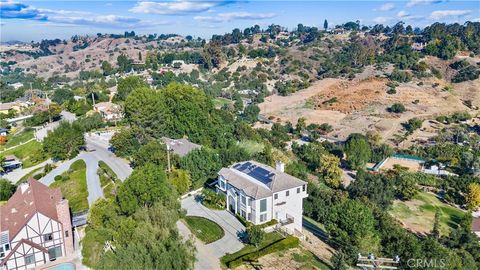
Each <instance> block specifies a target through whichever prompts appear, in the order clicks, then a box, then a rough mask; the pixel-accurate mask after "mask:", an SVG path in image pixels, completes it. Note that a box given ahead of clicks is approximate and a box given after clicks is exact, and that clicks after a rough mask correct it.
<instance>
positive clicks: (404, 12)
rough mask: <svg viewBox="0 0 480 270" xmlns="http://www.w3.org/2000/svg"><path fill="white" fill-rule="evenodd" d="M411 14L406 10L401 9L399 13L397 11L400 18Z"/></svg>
mask: <svg viewBox="0 0 480 270" xmlns="http://www.w3.org/2000/svg"><path fill="white" fill-rule="evenodd" d="M409 16H410V14H409V13H408V12H406V11H405V10H400V11H399V12H398V13H397V17H399V18H405V17H409Z"/></svg>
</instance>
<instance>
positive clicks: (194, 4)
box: [129, 0, 223, 15]
mask: <svg viewBox="0 0 480 270" xmlns="http://www.w3.org/2000/svg"><path fill="white" fill-rule="evenodd" d="M221 4H223V2H221V1H210V2H200V1H184V0H174V1H171V2H151V1H144V2H137V4H136V5H135V6H134V7H133V8H131V9H130V10H129V11H130V12H133V13H145V14H162V15H172V14H187V13H195V12H203V11H208V10H209V9H210V8H212V7H216V6H219V5H221Z"/></svg>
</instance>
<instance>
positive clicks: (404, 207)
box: [390, 192, 464, 235]
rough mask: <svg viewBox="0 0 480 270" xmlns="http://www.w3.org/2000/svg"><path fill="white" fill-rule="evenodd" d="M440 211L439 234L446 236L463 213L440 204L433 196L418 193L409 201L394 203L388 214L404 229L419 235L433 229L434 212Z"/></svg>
mask: <svg viewBox="0 0 480 270" xmlns="http://www.w3.org/2000/svg"><path fill="white" fill-rule="evenodd" d="M436 209H439V210H440V233H441V234H442V235H447V234H448V233H449V232H450V231H451V229H454V228H456V227H457V226H458V222H459V221H460V219H461V218H462V217H463V215H464V212H463V211H462V210H460V209H458V208H455V207H453V206H450V205H448V204H445V203H443V202H441V201H440V200H439V199H438V198H437V197H435V195H433V194H431V193H426V192H420V193H418V194H417V195H416V196H415V197H414V198H413V199H412V200H410V201H398V200H397V201H395V202H394V204H393V207H392V210H391V211H390V214H391V215H393V216H394V217H395V218H397V219H398V220H399V221H401V222H402V223H403V225H404V227H406V228H408V229H410V230H412V231H414V232H419V233H429V232H430V231H431V230H432V228H433V223H434V220H435V211H436Z"/></svg>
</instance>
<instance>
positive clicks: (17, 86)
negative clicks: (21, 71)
mask: <svg viewBox="0 0 480 270" xmlns="http://www.w3.org/2000/svg"><path fill="white" fill-rule="evenodd" d="M10 86H12V87H13V89H15V90H18V88H20V87H23V83H21V82H16V83H12V84H10Z"/></svg>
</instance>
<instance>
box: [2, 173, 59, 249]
mask: <svg viewBox="0 0 480 270" xmlns="http://www.w3.org/2000/svg"><path fill="white" fill-rule="evenodd" d="M61 200H62V192H61V191H60V189H59V188H55V189H51V188H49V187H47V186H46V185H44V184H42V183H40V182H38V181H37V180H35V179H33V178H30V179H28V181H27V182H26V183H23V184H20V185H19V186H18V188H17V191H16V192H15V193H14V194H13V195H12V197H11V198H10V199H9V200H8V202H7V203H6V204H5V205H3V206H1V207H0V232H4V231H8V232H9V238H10V240H11V239H13V238H14V237H15V236H16V235H17V233H18V232H19V231H20V230H21V229H22V228H23V227H24V226H25V224H26V223H27V222H28V221H29V220H30V219H31V218H32V216H33V215H34V214H35V213H37V212H38V213H41V214H43V215H45V216H47V217H49V218H51V219H54V220H58V216H57V206H56V205H57V203H58V202H60V201H61Z"/></svg>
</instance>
